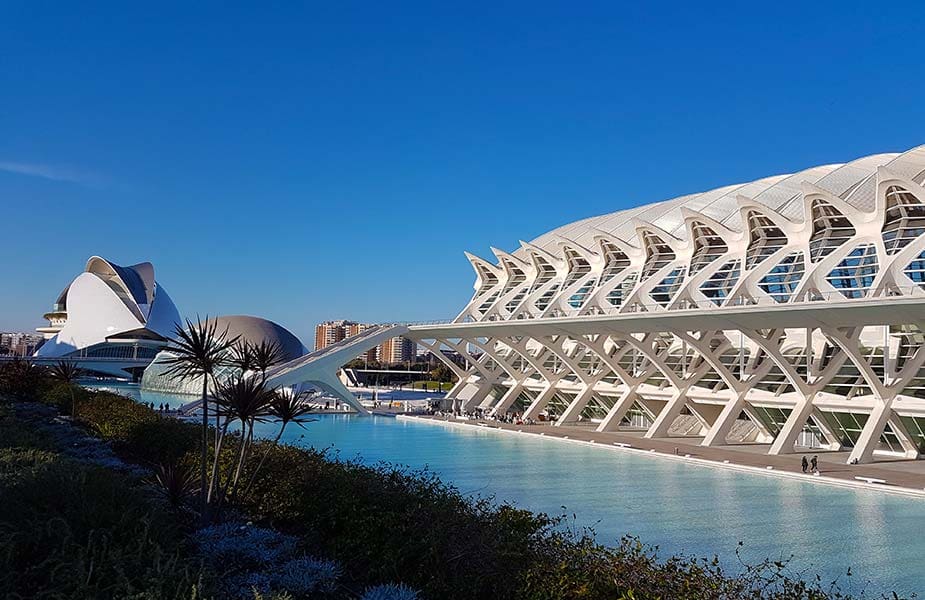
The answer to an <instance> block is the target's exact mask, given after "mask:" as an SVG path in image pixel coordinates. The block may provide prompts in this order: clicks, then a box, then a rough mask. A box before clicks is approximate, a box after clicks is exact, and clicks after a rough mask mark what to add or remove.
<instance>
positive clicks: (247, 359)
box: [228, 340, 256, 375]
mask: <svg viewBox="0 0 925 600" xmlns="http://www.w3.org/2000/svg"><path fill="white" fill-rule="evenodd" d="M228 362H229V363H230V364H231V365H232V366H234V367H236V368H238V369H240V370H241V374H242V375H244V374H245V373H247V372H248V371H253V370H254V369H255V368H256V366H255V364H254V346H253V345H252V344H251V343H250V342H248V341H247V340H238V343H237V344H235V345H234V346H233V347H232V348H231V358H230V359H229V361H228Z"/></svg>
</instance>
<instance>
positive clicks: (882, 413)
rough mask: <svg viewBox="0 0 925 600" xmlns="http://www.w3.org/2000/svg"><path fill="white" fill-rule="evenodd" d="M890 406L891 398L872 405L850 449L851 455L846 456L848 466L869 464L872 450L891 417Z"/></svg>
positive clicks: (872, 453)
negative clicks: (856, 439)
mask: <svg viewBox="0 0 925 600" xmlns="http://www.w3.org/2000/svg"><path fill="white" fill-rule="evenodd" d="M892 405H893V399H892V398H888V399H885V400H878V401H877V402H876V403H875V404H874V409H873V410H872V411H871V413H870V416H869V417H867V422H866V423H864V428H863V429H861V435H859V436H858V441H857V443H856V444H855V445H854V448H852V450H851V454H850V455H848V464H852V463H857V464H863V463H869V462H871V460H872V459H873V456H874V449H875V448H876V447H877V444H878V443H879V442H880V436H881V435H883V428H884V427H886V424H887V421H889V420H890V417H892V416H893V411H892V410H891V409H890V407H891V406H892Z"/></svg>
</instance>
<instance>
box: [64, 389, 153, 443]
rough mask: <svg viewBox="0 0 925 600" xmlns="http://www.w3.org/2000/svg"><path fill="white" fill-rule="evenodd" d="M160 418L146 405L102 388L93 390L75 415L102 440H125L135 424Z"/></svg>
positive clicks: (79, 405) (136, 425)
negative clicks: (91, 394) (101, 389)
mask: <svg viewBox="0 0 925 600" xmlns="http://www.w3.org/2000/svg"><path fill="white" fill-rule="evenodd" d="M159 418H160V417H159V416H158V414H157V413H156V412H155V411H153V410H151V409H150V408H148V407H147V406H145V405H143V404H139V403H138V402H135V401H134V400H132V399H131V398H126V397H125V396H120V395H119V394H113V393H112V392H105V391H98V392H95V393H94V394H93V396H92V397H91V398H89V399H88V400H87V401H86V402H81V403H80V404H78V410H77V419H78V420H79V421H80V422H82V423H84V424H85V425H87V426H88V427H89V428H90V430H91V431H93V432H94V433H95V434H96V435H98V436H99V437H101V438H103V439H104V440H117V441H126V440H128V438H129V436H130V435H131V432H132V430H133V429H134V428H135V427H138V426H139V425H141V424H143V423H153V422H155V421H157V420H158V419H159Z"/></svg>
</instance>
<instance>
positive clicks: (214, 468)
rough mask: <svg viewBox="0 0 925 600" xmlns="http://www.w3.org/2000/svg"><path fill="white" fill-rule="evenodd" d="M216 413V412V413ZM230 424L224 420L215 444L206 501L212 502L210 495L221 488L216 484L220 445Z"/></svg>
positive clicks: (227, 420)
mask: <svg viewBox="0 0 925 600" xmlns="http://www.w3.org/2000/svg"><path fill="white" fill-rule="evenodd" d="M216 412H217V411H216ZM230 423H231V419H225V423H224V425H222V428H221V430H220V431H221V435H219V437H218V442H216V444H215V458H214V459H213V460H212V477H210V478H209V492H208V494H207V495H206V501H207V502H210V503H211V502H212V493H213V492H215V491H221V489H222V486H221V485H220V484H219V482H218V478H219V472H218V461H219V460H220V458H221V454H222V443H223V442H224V441H225V435H226V433H227V432H228V425H229V424H230Z"/></svg>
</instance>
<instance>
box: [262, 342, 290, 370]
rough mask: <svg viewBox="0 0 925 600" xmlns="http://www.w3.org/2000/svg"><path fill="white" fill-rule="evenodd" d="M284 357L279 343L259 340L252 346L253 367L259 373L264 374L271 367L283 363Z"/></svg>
mask: <svg viewBox="0 0 925 600" xmlns="http://www.w3.org/2000/svg"><path fill="white" fill-rule="evenodd" d="M285 356H286V355H285V352H284V351H283V347H282V346H280V345H279V342H275V341H273V342H271V341H269V340H261V342H260V343H259V344H255V345H254V366H255V367H256V368H257V370H258V371H260V372H261V373H266V371H267V369H269V368H270V367H272V366H273V365H278V364H279V363H281V362H283V360H284V358H285Z"/></svg>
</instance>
